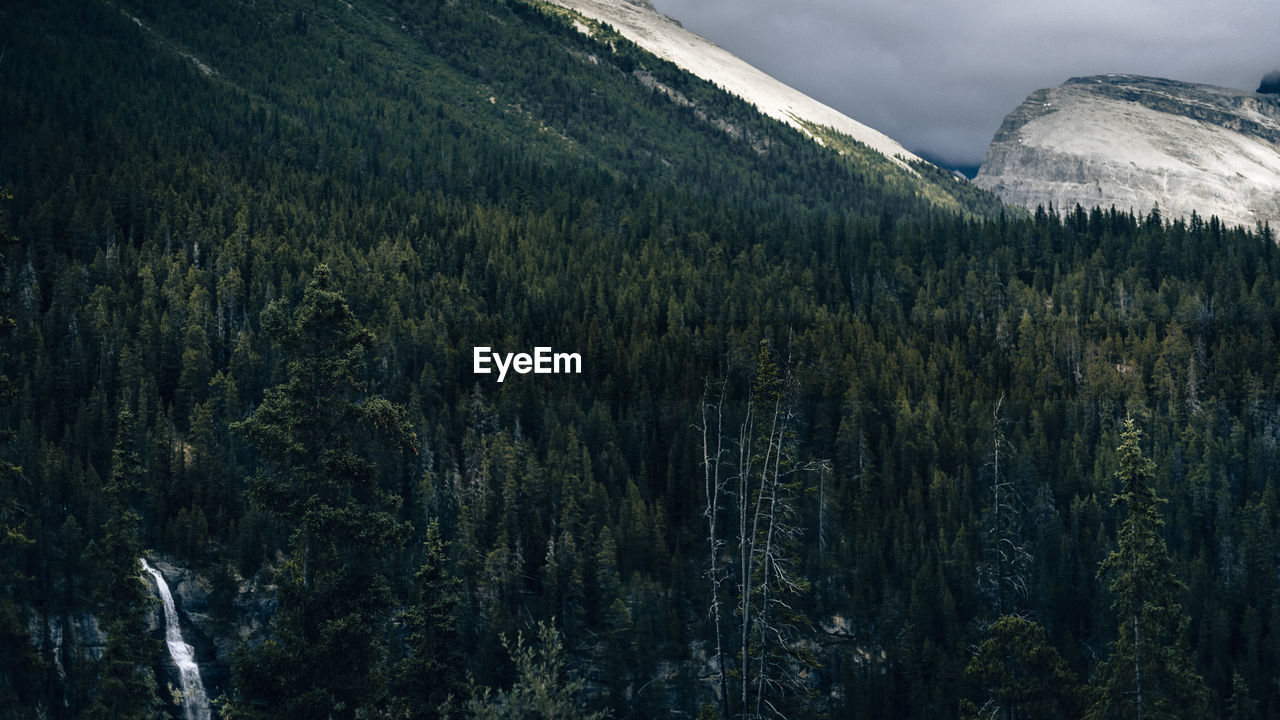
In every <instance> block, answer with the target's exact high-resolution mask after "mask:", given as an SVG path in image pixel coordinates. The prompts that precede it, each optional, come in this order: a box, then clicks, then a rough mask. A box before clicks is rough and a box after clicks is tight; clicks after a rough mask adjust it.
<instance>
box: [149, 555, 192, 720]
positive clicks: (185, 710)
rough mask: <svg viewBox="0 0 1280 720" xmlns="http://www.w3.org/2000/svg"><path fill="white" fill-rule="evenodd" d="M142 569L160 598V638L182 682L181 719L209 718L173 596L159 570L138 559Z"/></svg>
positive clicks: (190, 649)
mask: <svg viewBox="0 0 1280 720" xmlns="http://www.w3.org/2000/svg"><path fill="white" fill-rule="evenodd" d="M142 569H143V570H146V571H147V572H149V573H151V577H153V578H155V579H156V586H157V587H159V588H160V599H161V600H163V601H164V639H165V641H166V642H167V643H168V645H169V655H170V656H171V657H172V658H173V664H174V665H177V666H178V677H179V680H180V681H181V683H182V716H183V717H184V718H185V720H209V697H208V696H207V695H205V692H204V683H203V682H201V681H200V668H199V667H198V666H197V665H196V657H195V651H194V650H192V648H191V646H190V645H188V644H186V643H185V642H183V640H182V628H181V627H179V626H178V610H177V608H175V607H174V605H173V595H170V594H169V584H168V583H166V582H165V581H164V576H163V575H161V574H160V571H159V570H156V569H155V568H153V567H151V566H150V565H148V564H147V561H146V560H145V559H143V560H142Z"/></svg>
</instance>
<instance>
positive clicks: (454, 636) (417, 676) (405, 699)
mask: <svg viewBox="0 0 1280 720" xmlns="http://www.w3.org/2000/svg"><path fill="white" fill-rule="evenodd" d="M414 582H415V584H416V585H417V591H418V599H417V601H416V602H415V603H414V604H413V605H412V606H410V607H409V609H408V610H406V611H405V612H404V613H403V615H402V616H401V619H402V621H403V622H404V625H405V629H406V630H407V631H408V634H407V636H406V637H405V657H404V658H403V659H401V660H400V662H399V663H397V667H396V677H395V692H396V694H397V696H398V697H397V701H398V702H399V703H402V704H403V707H402V708H401V711H402V713H403V715H404V716H406V717H410V718H434V717H438V713H437V708H439V707H440V705H441V704H443V703H444V702H445V701H446V700H447V699H448V698H449V697H450V696H454V695H458V694H460V692H461V690H462V687H463V685H462V682H461V680H462V675H461V673H460V671H459V668H461V667H463V664H464V662H465V657H464V656H463V653H462V648H461V645H460V641H461V638H460V637H459V634H458V619H457V604H458V591H459V585H460V583H459V581H458V579H457V578H455V577H454V576H453V574H452V573H451V572H450V571H449V557H448V555H447V554H446V552H445V542H444V540H443V539H441V537H440V524H439V523H438V522H437V521H435V520H432V521H431V523H430V524H429V525H427V536H426V540H425V541H423V558H422V565H421V566H420V567H419V569H418V572H417V574H416V575H414Z"/></svg>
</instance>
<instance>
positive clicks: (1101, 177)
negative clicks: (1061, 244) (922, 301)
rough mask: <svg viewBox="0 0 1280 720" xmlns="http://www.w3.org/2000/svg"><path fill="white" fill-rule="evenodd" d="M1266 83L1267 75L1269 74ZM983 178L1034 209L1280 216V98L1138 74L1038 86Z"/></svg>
mask: <svg viewBox="0 0 1280 720" xmlns="http://www.w3.org/2000/svg"><path fill="white" fill-rule="evenodd" d="M1264 85H1265V81H1264ZM975 182H976V183H977V184H978V185H979V186H981V187H984V188H987V189H989V190H992V191H994V192H996V193H997V194H999V195H1000V196H1001V197H1003V198H1004V199H1005V200H1006V201H1008V202H1012V203H1015V204H1018V205H1023V206H1026V207H1030V208H1035V207H1036V206H1038V205H1050V204H1052V205H1053V206H1055V207H1060V208H1070V207H1073V206H1074V205H1075V204H1077V203H1079V204H1080V205H1082V206H1085V207H1093V206H1095V205H1100V206H1102V207H1104V208H1106V207H1110V206H1112V205H1114V206H1116V207H1117V208H1119V209H1122V210H1134V211H1135V212H1140V213H1145V212H1146V211H1149V210H1150V209H1151V208H1152V207H1155V206H1157V205H1158V206H1159V207H1160V209H1161V211H1162V213H1163V214H1164V215H1165V217H1169V218H1173V217H1180V216H1187V215H1190V214H1191V212H1192V211H1195V212H1197V213H1198V214H1200V215H1201V216H1203V217H1206V218H1207V217H1209V216H1211V215H1216V216H1217V217H1218V218H1220V219H1221V220H1223V221H1225V222H1227V223H1230V224H1241V225H1245V226H1249V227H1252V226H1253V225H1254V224H1255V223H1256V222H1269V223H1272V224H1273V225H1274V224H1277V221H1280V96H1273V95H1269V94H1262V93H1253V92H1248V91H1244V90H1234V89H1229V88H1222V87H1216V86H1212V85H1201V84H1196V83H1187V82H1180V81H1176V80H1167V79H1164V78H1154V77H1145V76H1139V75H1097V76H1091V77H1079V78H1071V79H1070V80H1068V81H1066V82H1065V83H1063V84H1062V85H1059V86H1057V87H1052V88H1045V89H1041V90H1037V91H1035V92H1033V93H1031V95H1029V96H1028V97H1027V99H1026V100H1025V101H1024V102H1023V103H1022V104H1021V105H1020V106H1018V107H1017V108H1015V109H1014V111H1013V112H1011V113H1010V114H1009V115H1008V116H1007V117H1006V118H1005V120H1004V123H1003V124H1002V125H1001V127H1000V129H999V131H997V132H996V135H995V138H994V139H993V140H992V143H991V146H990V147H989V148H988V149H987V154H986V157H985V159H984V161H983V165H982V169H981V170H980V172H979V173H978V176H977V178H976V179H975Z"/></svg>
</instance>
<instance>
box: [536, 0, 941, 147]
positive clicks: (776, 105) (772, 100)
mask: <svg viewBox="0 0 1280 720" xmlns="http://www.w3.org/2000/svg"><path fill="white" fill-rule="evenodd" d="M552 2H554V3H555V4H557V5H560V6H563V7H566V8H569V9H570V10H573V11H574V12H577V13H580V14H581V15H582V16H583V17H587V18H591V19H594V20H598V21H601V22H605V23H608V24H609V25H610V26H612V27H613V29H614V30H616V31H617V32H618V33H620V34H621V35H623V36H624V37H626V38H627V39H629V40H631V41H632V42H634V43H635V44H637V45H639V46H640V47H642V48H644V49H645V50H647V51H649V52H650V53H653V54H654V55H657V56H658V57H660V58H662V59H664V60H668V61H670V62H672V63H674V64H675V65H677V66H679V67H681V68H683V69H684V70H686V71H688V72H690V73H692V74H693V75H696V76H698V77H700V78H702V79H704V80H707V81H710V82H712V83H715V84H716V85H718V86H720V87H721V88H722V89H723V90H725V91H726V92H728V93H730V94H733V95H737V96H738V97H740V98H742V99H743V100H746V101H747V102H749V103H752V104H753V105H755V106H756V108H757V109H758V110H759V111H760V112H762V113H764V114H765V115H768V116H769V117H772V118H774V119H776V120H781V121H782V122H784V123H787V124H788V125H791V126H792V127H795V128H796V129H798V130H800V131H801V132H803V133H805V134H812V133H811V131H810V130H809V127H808V125H816V126H819V127H826V128H831V129H833V130H836V131H837V132H840V133H842V134H844V135H848V136H849V137H851V138H853V139H854V140H857V141H858V142H860V143H863V144H864V145H866V146H868V147H870V148H871V149H872V150H875V151H877V152H879V153H881V154H883V155H884V156H885V157H887V158H889V159H890V160H893V161H894V162H896V163H899V164H902V165H903V166H904V167H905V166H906V163H907V162H910V161H919V160H921V158H920V157H918V156H916V155H915V154H914V153H912V152H910V151H908V150H907V149H906V148H904V147H903V146H902V145H901V144H900V143H898V142H897V141H896V140H894V139H892V138H890V137H889V136H887V135H885V134H884V133H881V132H879V131H878V130H874V129H872V128H870V127H867V126H866V125H863V124H862V123H860V122H858V121H857V120H854V119H853V118H851V117H848V116H847V115H844V114H843V113H841V112H839V111H837V110H834V109H832V108H830V107H828V106H826V105H824V104H822V103H820V102H818V101H817V100H814V99H813V98H811V97H809V96H808V95H805V94H804V93H802V92H800V91H799V90H796V89H795V88H792V87H790V86H788V85H786V84H784V83H782V82H781V81H779V80H776V79H774V78H773V77H771V76H769V75H768V74H766V73H764V72H763V71H761V70H759V69H758V68H756V67H754V66H752V65H750V64H749V63H747V62H746V61H744V60H742V59H740V58H738V57H737V56H735V55H733V54H732V53H730V52H729V51H727V50H725V49H724V48H721V47H720V46H718V45H716V44H715V43H713V42H711V41H709V40H707V39H706V38H703V37H702V36H700V35H696V34H694V33H692V32H689V31H688V30H685V29H684V28H683V27H682V26H681V25H680V24H679V23H677V22H676V21H674V20H672V19H671V18H669V17H667V16H665V15H662V14H661V13H659V12H658V11H657V10H656V9H655V8H654V7H653V4H652V3H651V2H649V1H648V0H552Z"/></svg>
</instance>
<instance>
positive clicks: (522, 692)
mask: <svg viewBox="0 0 1280 720" xmlns="http://www.w3.org/2000/svg"><path fill="white" fill-rule="evenodd" d="M502 646H503V648H505V649H506V651H507V654H508V656H510V659H511V662H512V664H514V665H515V670H516V681H515V683H514V684H513V685H512V686H511V687H510V688H507V689H505V690H499V691H498V692H493V691H492V690H490V689H489V688H477V687H475V686H474V685H473V686H472V687H471V694H470V697H468V698H467V699H466V700H465V702H463V703H461V705H462V708H461V711H460V712H455V709H454V705H455V703H452V702H450V703H447V705H446V707H445V708H444V710H445V712H444V715H445V717H446V718H453V717H462V718H471V719H472V720H552V719H554V720H603V718H604V717H605V713H604V712H593V713H588V712H587V711H586V710H584V709H583V708H582V706H581V704H580V703H579V701H578V696H579V695H581V694H582V690H583V688H584V687H585V685H586V683H585V682H584V681H583V680H582V679H581V678H578V679H576V680H570V679H569V678H568V673H567V670H566V665H567V662H568V659H567V657H566V655H565V651H564V643H563V641H562V640H561V638H560V633H559V632H558V631H557V630H556V629H555V628H554V627H552V626H550V625H546V624H544V623H538V644H537V646H536V647H535V646H533V645H529V644H526V643H525V639H524V634H523V633H519V632H518V633H516V638H515V641H514V642H513V641H511V640H510V639H509V638H507V637H506V636H505V635H504V636H503V638H502Z"/></svg>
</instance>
